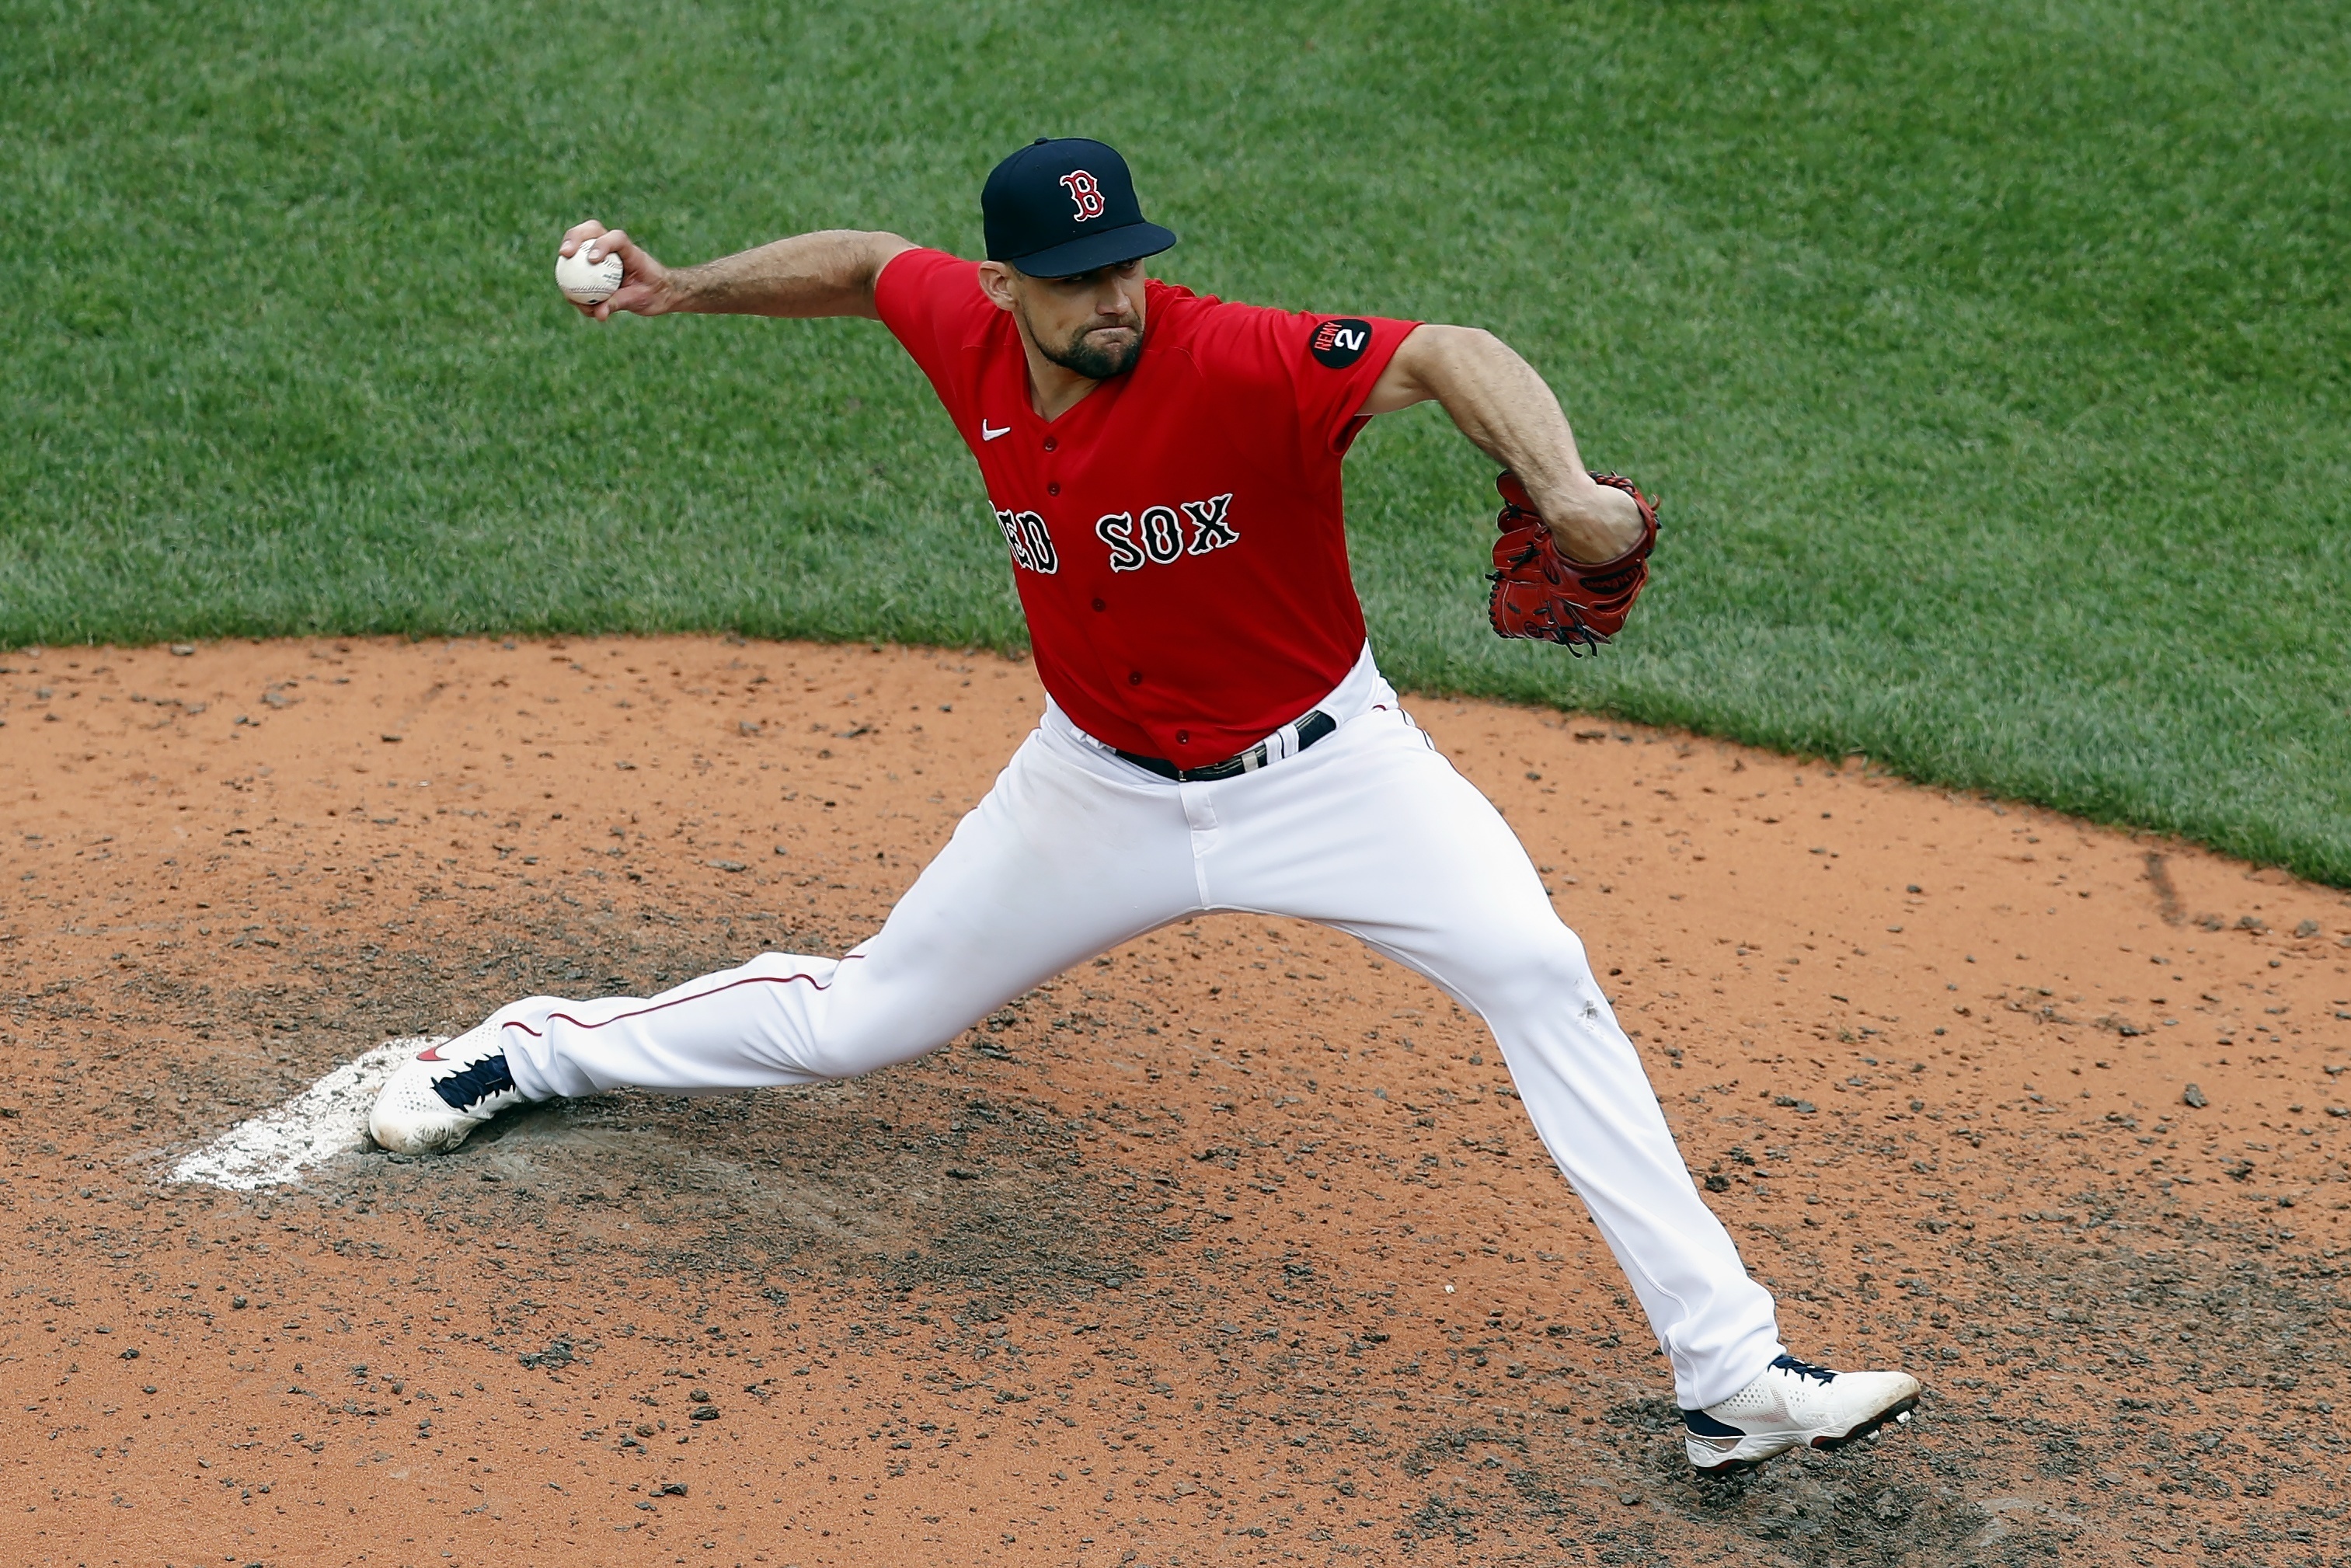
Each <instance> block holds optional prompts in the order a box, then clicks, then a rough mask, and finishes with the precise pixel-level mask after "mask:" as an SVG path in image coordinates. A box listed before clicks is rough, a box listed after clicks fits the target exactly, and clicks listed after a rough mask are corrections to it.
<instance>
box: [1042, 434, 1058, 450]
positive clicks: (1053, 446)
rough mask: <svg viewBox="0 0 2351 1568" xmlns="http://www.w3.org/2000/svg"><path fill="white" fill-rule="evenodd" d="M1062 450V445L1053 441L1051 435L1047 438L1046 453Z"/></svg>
mask: <svg viewBox="0 0 2351 1568" xmlns="http://www.w3.org/2000/svg"><path fill="white" fill-rule="evenodd" d="M1045 450H1046V451H1048V452H1058V451H1060V450H1061V443H1060V442H1058V441H1056V440H1054V439H1053V438H1052V437H1051V436H1050V435H1049V436H1047V437H1045Z"/></svg>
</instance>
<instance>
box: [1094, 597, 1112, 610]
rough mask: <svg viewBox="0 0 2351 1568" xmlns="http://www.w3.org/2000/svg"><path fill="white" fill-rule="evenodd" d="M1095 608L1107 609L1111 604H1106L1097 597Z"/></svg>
mask: <svg viewBox="0 0 2351 1568" xmlns="http://www.w3.org/2000/svg"><path fill="white" fill-rule="evenodd" d="M1094 608H1095V609H1096V610H1107V609H1109V608H1110V606H1109V605H1107V604H1104V603H1103V602H1102V601H1101V600H1099V599H1097V600H1095V601H1094Z"/></svg>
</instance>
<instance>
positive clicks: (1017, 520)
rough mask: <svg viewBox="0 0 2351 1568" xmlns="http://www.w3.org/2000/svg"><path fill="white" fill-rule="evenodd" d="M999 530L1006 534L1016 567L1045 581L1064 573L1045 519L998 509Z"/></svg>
mask: <svg viewBox="0 0 2351 1568" xmlns="http://www.w3.org/2000/svg"><path fill="white" fill-rule="evenodd" d="M996 526H997V527H998V528H1002V529H1003V530H1004V542H1005V543H1006V544H1008V545H1010V546H1011V547H1012V564H1013V565H1015V566H1019V567H1026V568H1027V569H1028V570H1030V571H1033V572H1036V573H1038V574H1040V576H1045V577H1050V576H1052V575H1053V573H1055V572H1057V571H1059V570H1061V557H1060V555H1058V554H1057V553H1055V551H1054V549H1053V536H1052V533H1051V532H1050V530H1049V529H1048V528H1046V527H1045V519H1044V518H1042V517H1039V516H1038V515H1037V514H1036V513H1034V512H1008V511H1007V510H1005V509H1004V508H1003V507H997V508H996Z"/></svg>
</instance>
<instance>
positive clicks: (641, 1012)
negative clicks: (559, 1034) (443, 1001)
mask: <svg viewBox="0 0 2351 1568" xmlns="http://www.w3.org/2000/svg"><path fill="white" fill-rule="evenodd" d="M863 956H865V955H864V954H862V953H852V954H850V955H849V956H847V957H844V958H842V959H841V962H842V963H843V964H846V963H848V962H850V961H851V960H852V959H855V958H862V957H863ZM795 980H806V981H807V982H808V983H809V984H810V985H811V986H814V987H815V988H817V989H818V990H820V991H829V990H831V988H832V982H831V980H820V979H818V978H817V977H815V976H814V975H754V976H752V977H750V978H748V979H746V980H729V981H727V982H726V984H725V985H723V986H721V987H719V988H718V989H717V990H715V991H697V992H695V994H694V995H693V996H690V997H674V998H671V999H670V1000H668V1001H665V1002H655V1003H653V1005H652V1006H650V1007H643V1008H639V1009H636V1010H635V1011H634V1012H625V1013H615V1014H613V1015H612V1016H611V1018H608V1019H605V1020H604V1021H603V1022H602V1023H589V1022H587V1021H586V1020H584V1019H576V1018H573V1017H572V1016H571V1015H570V1014H569V1013H549V1014H548V1015H547V1016H548V1018H549V1019H562V1020H563V1021H564V1022H565V1023H568V1024H569V1025H571V1026H572V1027H573V1028H575V1029H603V1028H606V1027H608V1026H609V1025H611V1024H616V1023H621V1022H623V1021H625V1020H627V1019H634V1018H643V1017H644V1016H645V1015H646V1014H647V1013H657V1012H659V1011H661V1010H662V1009H664V1008H674V1007H682V1006H684V1004H685V1003H687V1002H699V1001H706V1000H708V999H709V998H712V997H715V996H718V995H720V994H721V993H723V992H726V991H731V990H733V989H734V988H736V987H737V986H789V985H790V984H791V983H792V982H793V981H795ZM498 1027H499V1028H500V1029H502V1030H507V1029H518V1030H522V1031H523V1033H525V1034H527V1035H529V1036H530V1037H531V1038H532V1039H534V1040H544V1039H546V1038H547V1037H546V1036H545V1035H543V1034H541V1033H539V1031H538V1030H535V1029H533V1028H531V1027H530V1025H528V1024H527V1023H520V1022H508V1023H502V1024H500V1025H498Z"/></svg>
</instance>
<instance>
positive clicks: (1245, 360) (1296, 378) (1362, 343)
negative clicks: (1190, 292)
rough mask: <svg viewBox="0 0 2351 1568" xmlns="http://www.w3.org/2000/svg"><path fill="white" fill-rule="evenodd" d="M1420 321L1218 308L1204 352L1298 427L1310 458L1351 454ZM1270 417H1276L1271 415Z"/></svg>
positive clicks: (1211, 312) (1205, 328)
mask: <svg viewBox="0 0 2351 1568" xmlns="http://www.w3.org/2000/svg"><path fill="white" fill-rule="evenodd" d="M1419 325H1420V323H1419V322H1417V321H1405V320H1398V319H1393V318H1390V317H1385V316H1332V315H1324V314H1321V313H1317V312H1312V311H1292V310H1272V309H1267V308H1262V307H1259V306H1252V305H1237V304H1228V303H1223V302H1217V303H1215V304H1213V305H1212V306H1210V309H1209V319H1208V320H1207V321H1206V322H1204V323H1203V330H1202V333H1201V337H1202V346H1203V348H1204V349H1205V350H1207V355H1208V356H1210V357H1213V359H1214V361H1216V362H1217V369H1218V370H1220V371H1222V372H1223V374H1224V375H1225V376H1227V377H1228V378H1231V379H1232V380H1233V381H1235V382H1240V383H1244V384H1248V385H1249V386H1250V387H1251V390H1252V391H1254V392H1257V393H1258V394H1259V396H1260V397H1263V398H1264V399H1266V400H1268V402H1270V403H1273V404H1278V405H1279V406H1280V412H1281V413H1286V414H1288V415H1289V416H1290V418H1291V419H1293V420H1295V421H1296V424H1297V430H1298V438H1299V445H1300V447H1301V449H1302V451H1303V453H1304V454H1305V455H1307V456H1308V457H1310V458H1312V457H1317V456H1320V457H1323V458H1332V457H1337V456H1341V455H1344V454H1345V452H1346V450H1347V448H1348V446H1349V445H1350V444H1353V441H1354V439H1355V434H1356V432H1358V431H1360V430H1361V429H1362V428H1363V427H1364V423H1365V416H1363V415H1359V414H1358V413H1357V412H1356V411H1357V410H1358V409H1360V408H1362V407H1363V406H1364V398H1366V397H1367V396H1369V395H1370V394H1371V390H1372V386H1373V383H1374V382H1377V381H1378V380H1379V379H1380V375H1381V372H1382V371H1385V370H1386V369H1387V368H1388V361H1390V360H1392V359H1394V358H1395V351H1396V349H1397V347H1398V346H1399V345H1401V344H1402V343H1403V342H1404V340H1405V338H1407V337H1409V336H1411V334H1412V330H1413V329H1414V328H1416V327H1417V326H1419ZM1266 412H1267V413H1273V412H1274V410H1273V409H1272V408H1268V409H1267V410H1266Z"/></svg>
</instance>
